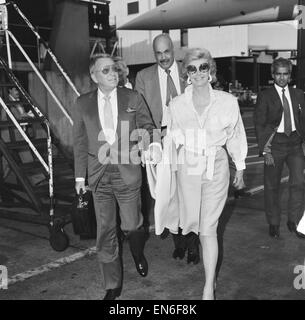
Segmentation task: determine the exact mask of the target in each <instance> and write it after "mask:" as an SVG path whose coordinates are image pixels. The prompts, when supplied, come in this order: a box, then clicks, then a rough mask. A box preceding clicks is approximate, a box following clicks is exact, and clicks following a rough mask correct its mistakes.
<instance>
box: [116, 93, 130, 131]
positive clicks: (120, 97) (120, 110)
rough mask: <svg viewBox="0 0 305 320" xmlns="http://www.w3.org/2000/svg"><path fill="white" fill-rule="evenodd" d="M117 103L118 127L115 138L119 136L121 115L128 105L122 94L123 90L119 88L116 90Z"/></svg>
mask: <svg viewBox="0 0 305 320" xmlns="http://www.w3.org/2000/svg"><path fill="white" fill-rule="evenodd" d="M117 101H118V125H117V129H116V133H117V136H118V137H120V136H121V120H122V118H123V113H124V112H125V108H126V106H127V104H128V100H127V98H126V95H125V94H124V90H122V89H121V88H119V87H118V88H117Z"/></svg>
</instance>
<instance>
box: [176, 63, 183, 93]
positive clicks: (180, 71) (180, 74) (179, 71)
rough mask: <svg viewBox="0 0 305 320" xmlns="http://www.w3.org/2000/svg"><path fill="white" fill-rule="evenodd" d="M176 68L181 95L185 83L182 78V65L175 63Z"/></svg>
mask: <svg viewBox="0 0 305 320" xmlns="http://www.w3.org/2000/svg"><path fill="white" fill-rule="evenodd" d="M177 66H178V73H179V82H180V91H181V93H183V92H184V90H185V81H184V79H183V77H182V65H181V63H179V62H177Z"/></svg>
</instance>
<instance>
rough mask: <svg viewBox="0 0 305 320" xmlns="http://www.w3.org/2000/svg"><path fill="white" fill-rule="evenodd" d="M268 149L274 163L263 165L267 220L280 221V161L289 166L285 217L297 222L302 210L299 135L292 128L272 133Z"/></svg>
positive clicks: (272, 222) (302, 184) (302, 165)
mask: <svg viewBox="0 0 305 320" xmlns="http://www.w3.org/2000/svg"><path fill="white" fill-rule="evenodd" d="M271 153H272V156H273V159H274V163H275V165H274V166H266V165H265V166H264V187H265V190H264V196H265V211H266V218H267V222H268V223H269V224H272V225H277V226H278V225H280V221H281V206H280V200H281V199H280V185H281V177H282V171H283V166H284V163H286V165H287V167H288V170H289V182H288V189H289V195H288V213H287V217H288V220H289V221H292V222H295V223H297V222H298V221H299V219H300V218H301V217H302V214H303V211H304V174H303V171H304V164H305V161H304V154H303V150H302V146H301V138H300V137H299V135H298V134H297V132H296V131H294V132H292V133H291V135H290V136H289V137H288V136H286V135H285V134H284V133H276V134H275V136H274V138H273V140H272V147H271Z"/></svg>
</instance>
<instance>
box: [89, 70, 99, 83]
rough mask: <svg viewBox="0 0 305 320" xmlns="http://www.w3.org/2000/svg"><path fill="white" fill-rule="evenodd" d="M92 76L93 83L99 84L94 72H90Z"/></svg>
mask: <svg viewBox="0 0 305 320" xmlns="http://www.w3.org/2000/svg"><path fill="white" fill-rule="evenodd" d="M90 76H91V79H92V81H93V82H94V83H97V82H98V81H97V79H96V76H95V74H94V72H90Z"/></svg>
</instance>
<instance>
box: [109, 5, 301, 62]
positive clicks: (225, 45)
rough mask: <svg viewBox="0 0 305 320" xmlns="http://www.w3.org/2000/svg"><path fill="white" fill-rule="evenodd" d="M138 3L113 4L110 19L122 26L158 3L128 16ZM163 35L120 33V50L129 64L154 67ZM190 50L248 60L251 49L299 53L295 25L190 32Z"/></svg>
mask: <svg viewBox="0 0 305 320" xmlns="http://www.w3.org/2000/svg"><path fill="white" fill-rule="evenodd" d="M133 1H135V0H112V1H111V3H110V16H112V17H114V16H115V19H116V24H117V26H120V25H122V24H124V23H126V22H128V21H130V20H132V19H134V18H135V17H137V16H139V15H141V14H143V13H144V12H146V11H148V10H150V9H153V8H154V7H155V6H156V1H155V0H139V14H133V15H129V16H128V15H127V3H128V2H133ZM160 32H161V30H160V31H137V30H132V31H125V30H124V31H123V30H122V31H120V30H118V36H119V39H120V47H121V48H122V55H123V57H124V59H125V60H126V62H127V64H143V63H153V62H154V61H155V60H154V56H153V52H152V40H153V38H154V37H155V36H156V35H157V34H159V33H160ZM170 36H171V37H172V39H173V42H174V46H175V52H176V58H177V59H181V58H182V57H183V55H184V49H185V48H184V49H181V48H180V30H171V31H170ZM188 47H205V48H207V49H208V50H210V51H211V53H212V55H213V56H214V57H230V56H237V57H238V56H244V55H245V56H247V55H248V49H251V48H252V49H263V50H265V49H266V50H296V48H297V28H296V22H294V21H288V22H278V23H263V24H254V25H239V26H224V27H211V28H195V29H189V31H188Z"/></svg>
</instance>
